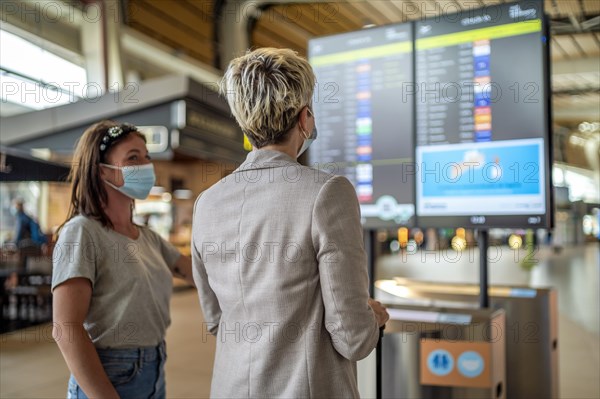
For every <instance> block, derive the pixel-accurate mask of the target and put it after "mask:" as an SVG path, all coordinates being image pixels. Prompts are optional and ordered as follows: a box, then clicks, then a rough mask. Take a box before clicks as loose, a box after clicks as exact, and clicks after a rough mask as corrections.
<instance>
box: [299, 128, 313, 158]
mask: <svg viewBox="0 0 600 399" xmlns="http://www.w3.org/2000/svg"><path fill="white" fill-rule="evenodd" d="M316 139H317V127H316V126H315V128H314V129H313V132H312V136H310V137H309V138H307V139H304V143H303V144H302V147H300V151H299V152H298V156H297V158H299V157H300V155H302V154H303V153H304V151H306V150H308V147H310V145H311V144H312V143H313V141H315V140H316Z"/></svg>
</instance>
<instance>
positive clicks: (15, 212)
mask: <svg viewBox="0 0 600 399" xmlns="http://www.w3.org/2000/svg"><path fill="white" fill-rule="evenodd" d="M17 213H19V211H17V208H15V207H14V206H11V207H10V214H11V215H13V216H17Z"/></svg>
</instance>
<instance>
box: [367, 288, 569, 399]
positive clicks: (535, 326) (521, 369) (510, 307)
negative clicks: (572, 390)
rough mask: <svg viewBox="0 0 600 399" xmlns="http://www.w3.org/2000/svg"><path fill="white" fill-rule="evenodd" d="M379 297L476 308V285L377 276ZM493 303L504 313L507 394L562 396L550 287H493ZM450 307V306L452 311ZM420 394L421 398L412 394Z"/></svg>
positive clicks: (403, 302) (395, 301)
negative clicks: (560, 392)
mask: <svg viewBox="0 0 600 399" xmlns="http://www.w3.org/2000/svg"><path fill="white" fill-rule="evenodd" d="M375 287H376V291H375V298H376V299H378V300H379V301H381V302H383V303H385V304H397V305H400V304H401V305H402V306H405V305H413V306H415V305H418V306H421V307H444V308H446V309H452V312H454V311H459V310H460V311H461V312H462V311H463V310H464V309H468V308H471V309H476V308H477V307H478V297H479V287H478V286H477V285H475V284H447V283H432V282H423V281H417V280H411V279H406V278H396V279H393V280H379V281H377V282H376V283H375ZM489 295H490V307H491V308H492V309H504V311H505V312H506V331H505V341H506V365H507V369H506V395H507V397H508V398H558V390H559V389H558V378H559V377H558V328H557V325H558V307H557V296H556V291H555V290H554V289H550V288H531V287H517V286H491V287H490V288H489ZM448 311H450V310H448ZM408 397H411V398H412V397H415V398H416V397H419V396H408Z"/></svg>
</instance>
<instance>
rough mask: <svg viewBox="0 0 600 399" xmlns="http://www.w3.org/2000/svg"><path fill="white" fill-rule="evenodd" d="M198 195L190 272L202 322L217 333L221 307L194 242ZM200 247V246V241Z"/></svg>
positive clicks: (197, 216) (195, 205) (195, 240)
mask: <svg viewBox="0 0 600 399" xmlns="http://www.w3.org/2000/svg"><path fill="white" fill-rule="evenodd" d="M199 200H200V197H198V199H197V200H196V203H195V204H194V216H193V218H192V221H193V224H194V226H193V228H192V242H191V249H192V250H191V252H192V274H193V277H194V283H195V284H196V287H197V289H198V296H199V297H200V306H201V307H202V313H203V314H204V322H205V326H206V328H207V329H208V332H210V333H211V334H213V335H217V331H218V329H219V322H220V321H221V307H220V306H219V300H218V299H217V296H216V295H215V292H214V291H213V289H212V288H211V287H210V283H209V279H208V273H207V272H206V267H205V265H204V262H203V260H202V252H200V251H199V250H198V246H197V245H196V243H197V242H198V239H197V232H196V230H197V226H198V222H197V218H199V217H201V216H200V215H199V212H198V211H197V207H198V202H199ZM199 244H200V247H201V246H202V245H201V243H199Z"/></svg>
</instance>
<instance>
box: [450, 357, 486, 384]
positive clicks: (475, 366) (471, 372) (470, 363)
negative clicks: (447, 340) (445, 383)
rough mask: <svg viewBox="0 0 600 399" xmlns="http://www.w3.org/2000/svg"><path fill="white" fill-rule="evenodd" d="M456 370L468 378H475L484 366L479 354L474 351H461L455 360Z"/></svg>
mask: <svg viewBox="0 0 600 399" xmlns="http://www.w3.org/2000/svg"><path fill="white" fill-rule="evenodd" d="M456 364H457V367H458V371H459V372H460V373H461V374H462V375H464V376H465V377H468V378H475V377H478V376H480V375H481V373H483V368H484V366H485V364H484V361H483V358H482V357H481V355H480V354H479V353H477V352H474V351H467V352H463V353H462V354H461V355H460V356H459V357H458V360H457V362H456Z"/></svg>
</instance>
